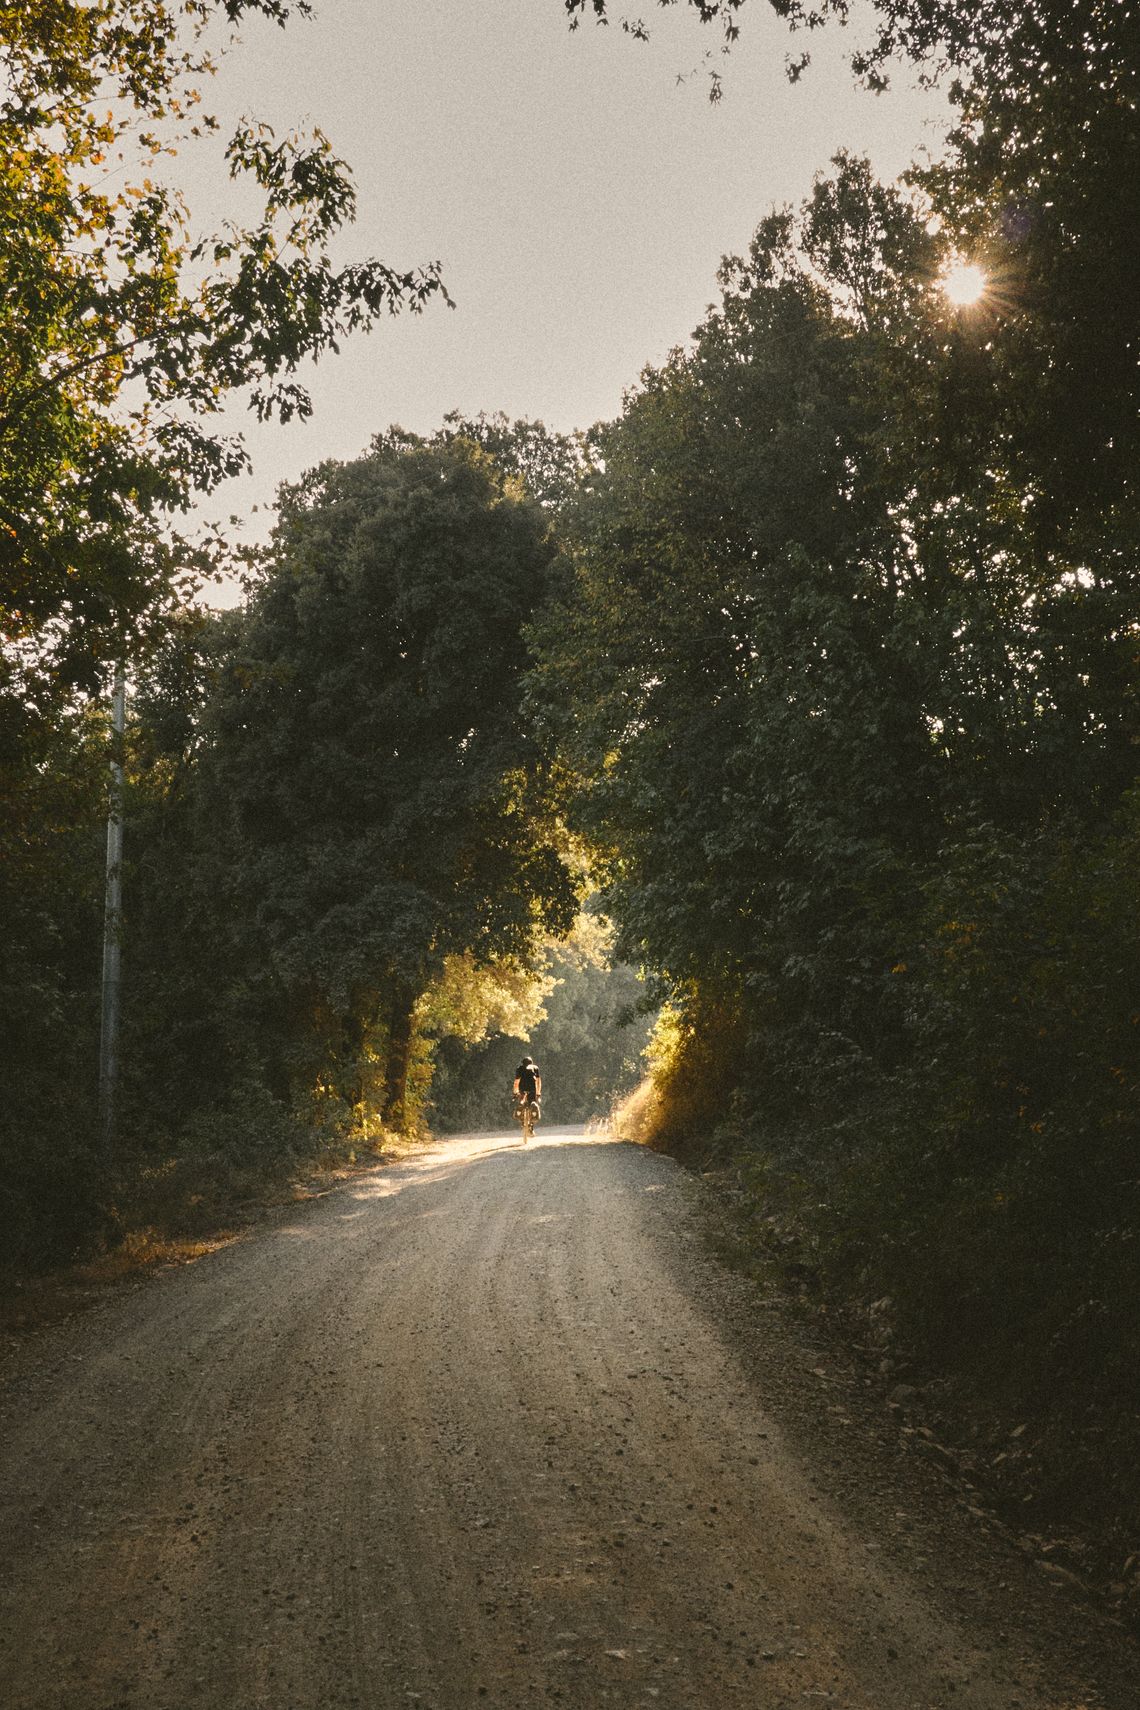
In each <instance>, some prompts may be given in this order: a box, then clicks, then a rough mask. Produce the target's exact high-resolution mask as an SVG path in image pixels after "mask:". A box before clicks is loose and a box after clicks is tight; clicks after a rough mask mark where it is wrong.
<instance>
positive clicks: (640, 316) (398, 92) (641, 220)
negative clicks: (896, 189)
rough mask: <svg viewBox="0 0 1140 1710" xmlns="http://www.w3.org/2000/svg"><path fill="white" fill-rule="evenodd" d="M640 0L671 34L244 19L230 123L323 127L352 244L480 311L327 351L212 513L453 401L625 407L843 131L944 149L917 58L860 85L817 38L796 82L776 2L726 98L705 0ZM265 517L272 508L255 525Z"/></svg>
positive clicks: (514, 406)
mask: <svg viewBox="0 0 1140 1710" xmlns="http://www.w3.org/2000/svg"><path fill="white" fill-rule="evenodd" d="M618 5H619V6H620V0H618ZM633 9H634V10H636V9H637V8H633ZM615 10H617V7H616V6H615ZM640 10H641V11H642V12H643V13H644V14H645V15H646V16H647V18H648V19H649V20H650V22H651V26H652V30H653V39H652V41H651V42H650V43H649V44H641V43H638V42H636V41H633V40H632V39H630V38H629V37H626V36H624V35H622V34H621V33H620V32H619V31H618V29H617V28H615V27H610V28H609V29H598V28H596V27H595V26H594V25H593V24H592V23H584V24H583V26H582V27H581V28H580V29H579V30H578V31H576V32H574V33H570V32H569V30H568V28H567V24H566V18H565V13H564V12H563V10H562V6H561V3H560V0H317V16H316V18H315V19H314V20H313V21H311V22H307V23H306V22H305V21H304V20H297V21H295V22H293V23H291V24H290V25H289V26H288V28H286V29H285V30H280V29H278V28H274V27H272V26H269V25H267V24H264V23H250V24H248V25H245V26H243V30H242V45H241V46H240V47H238V48H236V49H235V50H234V51H233V52H232V54H230V55H229V56H228V57H227V59H226V61H225V62H224V64H223V66H222V69H221V71H220V73H219V75H218V77H217V78H216V79H214V80H213V83H212V85H211V87H210V88H209V90H208V102H209V104H210V105H212V107H213V109H214V110H215V111H217V112H218V113H219V114H220V115H221V116H222V118H223V120H224V122H225V123H227V124H228V123H229V122H230V121H231V120H233V119H235V118H237V117H238V116H239V115H242V114H248V115H250V116H254V117H257V118H263V119H265V120H267V121H268V122H269V123H271V124H272V125H273V126H274V127H275V128H277V129H279V130H282V131H284V130H288V129H290V128H293V127H298V126H301V127H308V126H312V125H318V126H320V127H321V129H323V130H324V131H325V132H326V134H327V135H328V136H329V138H330V140H331V141H332V143H333V146H334V148H335V149H336V151H337V152H338V153H339V154H340V155H341V156H342V157H344V158H345V159H346V160H348V161H349V162H350V164H351V166H352V168H353V171H354V174H355V179H356V184H357V189H358V193H359V214H358V219H357V223H356V225H355V227H354V228H353V229H352V231H351V233H350V234H349V236H348V238H347V240H346V241H345V242H344V244H343V245H342V246H341V247H342V250H343V254H344V255H345V257H347V256H348V255H350V254H355V255H364V254H369V255H375V256H378V257H380V258H382V259H383V260H385V261H387V262H388V263H390V264H391V265H394V266H398V267H400V268H401V269H404V268H408V267H411V266H414V265H416V264H419V263H424V262H429V261H434V260H439V261H440V262H442V264H443V269H444V276H445V279H446V282H447V285H448V288H449V290H450V292H451V294H452V296H453V297H454V299H455V302H456V305H457V306H456V308H455V310H454V311H451V310H448V309H447V308H446V307H445V306H442V305H440V306H433V307H431V308H429V309H428V310H427V311H426V313H425V314H424V315H423V316H422V317H413V316H401V317H400V318H399V319H397V320H394V321H385V322H384V323H382V324H381V325H379V326H377V327H376V329H375V330H374V331H373V332H372V333H371V335H369V336H368V337H363V336H362V337H361V338H359V339H355V340H353V341H352V342H351V344H350V345H348V346H346V347H345V348H344V349H343V350H342V353H341V355H340V356H339V357H331V358H329V359H328V360H327V361H325V362H323V363H322V364H321V366H320V368H319V369H315V368H309V369H308V370H306V371H305V373H304V374H303V376H302V378H303V379H304V380H305V381H306V383H307V384H309V385H310V388H311V391H312V394H313V399H314V404H315V410H316V413H315V416H314V418H313V419H312V420H311V421H310V422H309V423H307V424H294V425H292V426H290V427H288V428H260V427H258V425H257V423H256V422H255V421H254V419H253V418H252V417H251V416H245V415H244V414H243V415H242V416H241V417H240V418H235V419H236V421H237V425H240V426H241V427H243V428H244V429H246V433H247V440H248V444H249V447H250V450H251V453H252V455H253V458H254V463H255V472H254V474H253V476H251V477H250V478H248V479H246V480H242V481H237V482H231V483H229V484H227V486H226V487H224V488H223V489H222V490H221V493H220V494H219V495H217V496H216V497H215V498H214V499H213V500H212V501H211V502H210V504H209V506H208V508H206V509H204V513H203V514H204V515H209V516H211V517H213V516H228V515H229V514H230V513H231V512H237V513H239V514H242V515H248V514H249V512H250V510H251V507H252V506H253V505H254V504H259V505H261V506H262V507H264V506H266V505H267V504H271V502H272V498H273V493H274V491H275V488H276V486H277V483H278V482H279V481H281V480H282V479H292V478H294V477H296V476H297V475H299V474H300V473H301V472H302V471H303V470H305V469H307V468H309V467H311V466H312V465H313V464H314V463H317V462H319V461H321V459H323V458H326V457H336V458H346V457H353V456H356V455H357V454H358V453H360V452H361V451H363V450H364V449H365V447H366V446H367V444H368V441H369V439H370V438H371V436H372V434H373V433H376V432H378V431H380V430H382V429H383V428H385V427H387V426H388V425H389V424H391V423H394V422H397V423H400V424H401V425H402V426H404V427H406V428H411V429H414V430H418V431H423V432H430V431H431V430H432V429H434V428H435V427H436V426H437V425H438V424H439V422H440V420H441V418H442V416H443V415H444V413H445V412H446V411H447V410H450V409H459V410H461V411H463V412H465V413H476V412H478V411H479V410H504V411H506V412H507V413H508V414H509V415H510V416H512V417H514V416H530V417H540V418H542V419H543V420H544V421H545V422H546V423H547V424H548V425H550V426H553V427H557V428H563V429H565V428H573V427H587V426H589V425H590V423H592V422H594V421H597V420H599V419H602V418H606V417H611V416H613V415H615V414H617V413H618V411H619V410H620V408H621V399H622V392H623V390H624V389H625V388H626V387H628V386H630V385H632V384H633V383H634V382H635V381H636V379H637V376H638V373H639V372H640V370H641V368H642V367H643V366H644V365H645V364H646V363H647V362H658V361H660V360H661V358H662V357H663V356H664V355H665V354H666V352H667V351H668V350H669V349H670V348H671V347H672V346H673V345H675V344H679V343H683V342H684V341H685V339H686V338H687V337H688V335H689V334H690V333H691V332H692V330H693V328H694V327H695V326H696V324H697V322H698V321H699V320H700V318H701V315H702V313H703V311H704V309H705V307H706V305H707V304H708V303H710V302H711V301H712V300H713V299H714V297H715V296H716V282H715V274H716V268H717V264H718V262H719V260H720V257H721V256H722V255H723V254H725V253H726V252H739V251H741V250H742V249H744V248H745V247H746V246H747V243H748V240H749V238H750V236H751V233H752V231H753V230H754V228H755V226H756V224H757V222H758V221H759V220H760V218H761V217H762V216H763V215H764V214H765V213H766V212H767V211H768V209H769V208H770V207H771V206H773V204H778V203H782V202H785V201H789V200H796V199H798V198H799V197H801V196H802V195H803V194H804V193H805V192H806V191H807V190H809V189H810V186H811V181H812V178H813V176H814V175H815V173H816V172H818V171H819V170H821V169H822V168H824V167H826V164H827V161H828V159H829V157H830V156H831V155H832V154H833V153H834V152H835V150H836V149H838V148H840V147H848V148H852V149H855V150H859V151H863V152H866V153H868V154H869V155H870V156H871V159H872V161H873V162H874V164H875V166H876V168H877V169H878V170H879V171H880V173H882V174H884V175H887V176H894V175H895V174H897V173H898V172H900V171H901V170H902V169H903V168H904V167H905V166H906V165H907V163H908V162H909V161H910V160H911V159H912V158H913V157H914V155H915V153H916V152H917V151H918V150H919V149H921V148H922V147H924V146H926V147H932V148H936V147H937V146H938V140H939V136H940V126H941V118H942V114H943V111H944V109H943V107H942V105H941V103H940V102H938V101H937V100H936V99H935V98H934V97H932V96H931V95H929V94H925V93H923V92H921V91H919V90H917V89H916V88H915V87H914V83H913V78H912V77H911V76H910V74H909V73H907V72H904V73H903V74H902V75H901V76H900V77H899V78H898V79H897V83H898V87H897V88H896V89H894V90H893V91H891V92H890V93H888V94H887V95H885V96H878V97H876V96H874V95H871V94H868V93H866V92H864V91H861V90H859V89H857V88H856V87H855V85H854V80H853V78H852V75H851V73H850V71H849V69H848V68H847V65H846V63H845V61H846V56H847V54H848V53H849V52H850V49H851V46H852V41H853V38H854V32H852V31H851V30H848V31H842V30H839V29H829V30H826V31H823V32H819V33H817V34H815V35H814V36H813V37H812V38H811V43H810V46H811V50H812V55H813V64H812V67H811V69H810V70H809V71H808V72H807V73H806V75H805V76H804V78H803V79H802V81H801V82H800V83H798V84H796V85H789V83H788V81H787V79H786V76H785V73H784V59H785V55H786V53H787V52H788V51H789V48H792V47H798V46H800V45H807V38H806V37H795V38H789V36H788V34H787V32H786V30H785V29H784V27H783V26H782V25H781V24H780V23H779V22H778V20H776V19H775V18H774V17H773V16H772V15H771V13H770V12H769V10H768V8H767V6H766V5H765V4H764V0H754V3H753V5H752V6H750V7H747V8H745V11H744V13H743V32H742V37H741V40H740V42H739V43H738V44H737V46H736V48H735V49H734V50H733V52H732V54H731V55H730V56H728V57H726V58H722V57H721V56H720V55H719V54H717V55H716V57H715V59H714V61H713V63H715V64H716V65H717V66H718V68H719V69H720V70H721V72H722V75H723V78H724V98H723V100H722V101H721V103H720V104H719V105H717V106H710V104H709V101H708V98H707V96H708V79H707V67H702V64H701V62H702V57H703V55H704V54H705V53H706V51H707V50H708V49H710V48H713V49H715V48H716V47H717V46H718V37H717V35H716V34H715V31H714V29H712V28H702V27H701V26H700V25H699V23H698V22H697V21H696V20H695V18H694V17H692V16H691V15H690V11H689V8H688V7H678V8H676V9H673V10H666V11H663V12H659V11H658V10H657V9H656V7H655V6H652V5H650V4H648V0H642V4H641V6H640ZM685 73H690V74H691V75H689V76H688V77H687V78H686V80H685V81H683V82H680V83H679V82H678V77H679V75H681V74H685ZM183 170H185V171H187V172H191V171H192V169H191V168H190V167H189V166H187V167H184V168H183ZM189 191H190V197H191V202H192V206H193V207H194V211H195V214H196V215H197V216H198V217H199V218H208V217H217V216H218V215H219V214H220V213H222V212H224V211H225V209H224V202H225V194H226V193H225V192H224V191H223V189H222V186H221V184H220V181H219V180H218V179H217V178H213V179H212V178H210V177H209V176H208V175H206V174H203V175H202V176H201V177H194V176H191V179H190V183H189ZM266 527H267V522H266V520H265V518H264V515H262V517H261V518H260V519H255V522H254V525H253V532H256V533H258V534H261V533H263V532H264V531H265V529H266Z"/></svg>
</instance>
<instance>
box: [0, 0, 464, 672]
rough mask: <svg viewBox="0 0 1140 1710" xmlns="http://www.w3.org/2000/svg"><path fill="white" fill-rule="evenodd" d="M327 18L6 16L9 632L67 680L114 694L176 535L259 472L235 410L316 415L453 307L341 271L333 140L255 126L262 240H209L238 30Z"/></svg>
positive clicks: (245, 161)
mask: <svg viewBox="0 0 1140 1710" xmlns="http://www.w3.org/2000/svg"><path fill="white" fill-rule="evenodd" d="M308 11H309V7H308V6H307V4H301V5H290V4H287V3H285V0H98V3H97V4H94V5H88V4H78V3H76V0H64V3H63V4H60V3H58V0H29V3H27V4H20V5H15V6H5V7H3V8H2V9H0V64H2V67H3V73H4V79H3V81H4V89H3V94H2V96H0V233H2V235H3V245H2V258H0V281H2V286H3V288H2V290H0V352H2V353H3V354H2V357H0V615H2V617H3V624H4V632H5V635H6V637H7V638H8V639H9V641H12V640H15V641H20V640H24V641H28V640H31V639H33V638H35V639H37V640H38V641H39V643H40V645H41V647H47V648H48V650H49V652H50V653H51V654H52V655H53V657H54V660H55V664H56V667H57V669H58V670H61V671H62V673H63V676H64V679H65V680H70V681H82V682H84V683H86V684H88V685H90V684H91V683H92V682H93V681H94V676H93V670H94V662H95V660H97V658H98V656H99V654H100V653H101V652H102V651H104V650H105V649H106V647H107V645H108V643H107V639H106V637H107V634H108V632H111V633H112V634H114V633H115V632H116V631H117V632H119V634H122V633H123V632H124V631H125V630H126V629H128V628H129V627H130V626H131V625H132V624H134V623H136V622H137V621H139V620H140V619H141V618H142V617H143V616H144V614H146V613H147V612H148V610H149V609H152V608H153V606H154V603H155V600H156V598H157V597H158V596H160V594H161V591H162V589H163V588H164V587H165V586H166V585H167V584H168V582H169V579H170V577H171V575H172V574H173V573H174V570H175V568H176V565H175V561H174V560H173V559H172V556H171V553H170V550H169V547H168V544H167V541H166V539H165V538H164V533H163V529H162V526H161V525H162V523H163V520H164V519H165V518H167V517H168V516H169V515H170V514H171V513H177V512H178V511H180V510H185V509H186V507H187V505H188V504H189V502H190V499H191V495H192V494H193V493H194V492H196V491H203V490H209V489H210V488H211V487H213V486H215V485H216V484H217V483H218V482H219V481H221V480H223V479H224V478H225V477H226V476H227V475H230V474H233V473H235V472H236V471H237V470H239V469H240V468H241V467H243V464H244V455H245V454H244V451H243V449H242V446H241V443H240V440H238V439H235V438H234V437H233V436H232V435H226V434H223V433H220V432H219V431H218V429H217V426H216V416H217V412H218V410H219V408H220V407H221V405H222V403H223V401H224V400H225V399H226V398H227V397H228V396H230V395H231V394H234V393H235V392H236V393H244V394H246V395H247V396H248V398H249V401H250V403H251V405H252V407H253V408H254V409H255V410H256V411H257V413H258V414H259V415H260V416H262V417H267V416H276V417H279V418H280V419H283V420H285V419H288V418H289V417H290V416H291V415H298V414H299V415H304V414H306V413H307V412H308V409H309V403H308V397H307V394H306V392H305V389H304V386H303V384H302V383H301V381H300V379H299V378H298V370H299V367H300V365H301V363H302V362H303V361H304V360H305V359H306V358H310V357H318V356H320V355H321V354H322V353H323V352H326V351H329V350H332V349H335V347H336V343H337V341H338V339H340V338H341V337H342V336H344V335H345V334H346V333H348V332H351V331H352V330H354V329H357V328H360V327H363V326H367V325H369V324H370V323H371V322H373V321H374V320H375V319H376V318H377V316H379V315H380V314H382V313H384V312H385V311H395V310H397V309H399V308H401V307H408V308H412V309H418V308H420V307H421V306H422V305H423V303H424V302H425V301H426V300H427V299H428V298H429V297H430V296H431V295H432V294H434V293H436V292H437V291H439V290H440V289H441V285H440V279H439V274H438V269H437V268H436V267H435V266H428V267H427V268H424V269H422V270H420V271H414V270H413V271H397V270H395V269H393V268H392V267H390V266H388V265H387V264H385V263H382V262H379V261H356V262H350V263H348V264H347V265H338V264H336V263H335V262H334V260H333V257H332V249H331V244H332V240H333V238H334V237H335V235H336V233H337V232H338V231H339V230H340V229H341V228H342V227H343V226H344V225H345V224H346V223H348V222H349V221H351V219H352V215H353V209H354V193H353V188H352V181H351V177H350V174H349V172H348V169H347V167H346V166H345V164H344V163H343V162H342V161H340V160H339V159H338V158H337V157H336V155H335V153H334V152H333V149H332V147H331V144H330V143H329V142H328V140H327V139H326V138H325V137H324V136H322V135H321V134H320V133H319V132H316V133H314V134H313V135H312V136H311V137H309V138H307V139H306V138H301V137H276V136H274V135H273V134H272V132H270V131H269V130H268V128H267V127H265V126H262V125H258V124H257V123H256V122H255V121H248V122H245V123H243V124H242V125H240V126H239V127H238V129H237V130H236V132H235V134H234V135H233V136H232V137H229V138H228V139H219V140H220V146H221V147H222V148H223V150H224V158H225V164H226V166H227V168H228V171H229V173H230V175H231V176H232V177H233V178H235V179H236V178H241V179H244V180H246V181H247V182H248V183H249V184H250V185H252V186H253V187H254V188H255V189H256V192H257V194H258V197H259V199H260V207H261V212H260V214H259V216H258V217H256V218H254V219H253V220H251V221H250V222H249V223H241V222H239V221H227V222H226V223H225V224H224V225H223V227H222V228H221V229H220V230H218V231H216V232H210V231H207V230H203V229H201V228H200V226H199V225H198V224H197V222H196V221H195V218H194V215H193V211H192V210H191V209H189V208H188V207H187V206H186V205H185V203H184V201H183V199H182V198H181V196H180V194H179V192H178V190H177V189H176V187H175V183H174V181H173V179H172V177H171V175H170V172H169V171H168V167H169V161H170V157H171V156H172V155H174V154H175V153H176V152H177V151H178V149H179V148H180V147H196V146H202V139H204V138H208V137H209V136H210V135H211V133H214V132H216V131H217V123H216V121H215V120H214V119H213V118H211V117H210V116H209V115H208V113H206V112H205V111H204V109H203V107H202V105H201V99H202V84H203V82H204V80H205V79H206V78H208V76H209V74H210V72H211V70H212V67H213V58H212V48H213V46H214V45H215V44H216V42H217V37H218V26H219V24H220V23H224V22H225V21H226V20H229V21H231V22H232V21H235V20H237V19H239V18H240V17H241V16H242V15H243V14H246V13H250V12H260V13H263V14H265V15H267V16H268V17H270V18H274V19H277V20H278V21H279V22H281V23H284V22H285V21H286V20H287V18H288V17H289V15H290V13H300V14H306V13H307V12H308ZM113 645H115V646H119V645H121V643H120V642H117V641H116V642H115V643H114V644H113ZM24 665H25V668H26V665H27V658H26V657H25V659H24ZM27 688H28V684H27V682H26V681H25V682H24V683H23V684H22V689H23V691H24V692H25V693H26V692H27Z"/></svg>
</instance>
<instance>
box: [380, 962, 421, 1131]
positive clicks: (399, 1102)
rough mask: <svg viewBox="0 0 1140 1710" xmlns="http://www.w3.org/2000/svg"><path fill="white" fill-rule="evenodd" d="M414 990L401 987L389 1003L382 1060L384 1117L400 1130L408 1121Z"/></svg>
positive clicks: (415, 995)
mask: <svg viewBox="0 0 1140 1710" xmlns="http://www.w3.org/2000/svg"><path fill="white" fill-rule="evenodd" d="M416 998H417V994H416V993H415V992H409V991H406V990H405V991H403V992H401V993H400V995H399V996H398V997H397V998H396V1000H395V1002H394V1003H393V1005H392V1012H391V1013H392V1021H391V1025H390V1027H389V1030H388V1055H387V1058H386V1060H385V1064H384V1097H385V1104H384V1121H385V1122H386V1123H387V1124H388V1125H389V1126H390V1127H392V1128H395V1129H396V1130H397V1131H398V1132H400V1133H403V1132H404V1131H405V1130H406V1128H407V1124H408V1109H407V1105H408V1065H409V1063H410V1062H411V1056H412V1031H413V1024H414V1018H415V1010H416Z"/></svg>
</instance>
